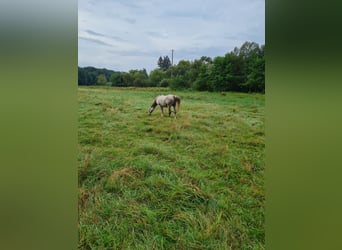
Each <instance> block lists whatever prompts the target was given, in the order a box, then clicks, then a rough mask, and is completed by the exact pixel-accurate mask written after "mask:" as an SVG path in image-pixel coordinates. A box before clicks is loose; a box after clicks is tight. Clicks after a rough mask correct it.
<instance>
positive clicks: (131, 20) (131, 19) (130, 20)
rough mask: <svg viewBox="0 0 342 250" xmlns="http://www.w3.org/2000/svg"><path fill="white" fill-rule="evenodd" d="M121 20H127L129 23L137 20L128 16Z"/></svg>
mask: <svg viewBox="0 0 342 250" xmlns="http://www.w3.org/2000/svg"><path fill="white" fill-rule="evenodd" d="M123 20H125V21H126V22H128V23H130V24H135V23H136V22H137V20H135V19H133V18H129V17H126V18H124V19H123Z"/></svg>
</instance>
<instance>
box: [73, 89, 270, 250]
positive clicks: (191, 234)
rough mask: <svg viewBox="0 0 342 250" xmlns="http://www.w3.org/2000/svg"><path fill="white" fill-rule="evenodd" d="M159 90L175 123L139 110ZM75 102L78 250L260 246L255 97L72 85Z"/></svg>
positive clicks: (259, 109)
mask: <svg viewBox="0 0 342 250" xmlns="http://www.w3.org/2000/svg"><path fill="white" fill-rule="evenodd" d="M168 93H173V94H176V95H178V96H180V98H181V100H182V102H181V109H180V112H179V113H178V114H177V119H174V118H173V117H171V118H170V117H168V116H167V112H165V117H161V115H160V111H159V107H157V108H156V110H155V111H154V113H152V115H151V116H149V115H148V108H149V106H150V105H151V103H152V101H153V99H154V97H155V96H157V95H159V94H168ZM78 101H79V130H78V131H79V132H78V133H79V139H78V141H79V155H78V163H79V166H78V172H79V192H78V194H79V225H78V230H79V249H264V248H265V225H264V224H265V218H264V212H265V210H264V205H265V204H264V203H265V190H264V178H265V175H264V172H265V134H264V104H265V103H264V102H265V100H264V95H261V94H241V93H208V92H190V91H170V90H168V89H157V88H142V89H134V88H131V89H128V88H127V89H119V88H110V87H109V88H105V87H102V88H99V87H92V88H91V87H79V90H78ZM165 111H167V110H165ZM171 116H172V115H171Z"/></svg>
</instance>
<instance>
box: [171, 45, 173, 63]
mask: <svg viewBox="0 0 342 250" xmlns="http://www.w3.org/2000/svg"><path fill="white" fill-rule="evenodd" d="M171 51H172V56H171V66H173V49H172V50H171Z"/></svg>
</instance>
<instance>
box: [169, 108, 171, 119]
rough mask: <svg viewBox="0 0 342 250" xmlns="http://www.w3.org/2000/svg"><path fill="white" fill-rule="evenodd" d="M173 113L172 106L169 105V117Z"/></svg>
mask: <svg viewBox="0 0 342 250" xmlns="http://www.w3.org/2000/svg"><path fill="white" fill-rule="evenodd" d="M170 115H171V106H169V117H170Z"/></svg>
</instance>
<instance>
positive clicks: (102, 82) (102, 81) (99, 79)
mask: <svg viewBox="0 0 342 250" xmlns="http://www.w3.org/2000/svg"><path fill="white" fill-rule="evenodd" d="M96 83H97V84H98V85H105V84H106V83H107V78H106V76H105V75H104V74H101V75H98V76H97V81H96Z"/></svg>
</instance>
